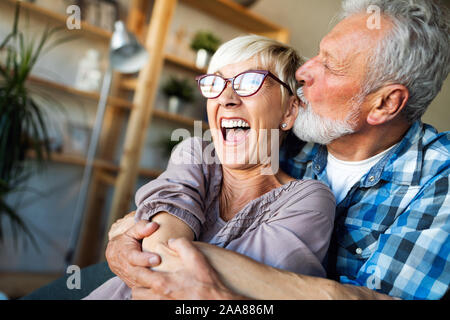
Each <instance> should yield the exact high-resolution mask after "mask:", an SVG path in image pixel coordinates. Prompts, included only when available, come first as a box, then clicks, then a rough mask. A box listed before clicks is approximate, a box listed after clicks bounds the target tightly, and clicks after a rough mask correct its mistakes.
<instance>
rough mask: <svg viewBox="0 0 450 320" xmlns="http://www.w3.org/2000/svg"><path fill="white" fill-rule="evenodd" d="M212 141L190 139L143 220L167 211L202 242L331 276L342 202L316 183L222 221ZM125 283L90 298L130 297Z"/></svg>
mask: <svg viewBox="0 0 450 320" xmlns="http://www.w3.org/2000/svg"><path fill="white" fill-rule="evenodd" d="M211 155H212V158H214V157H215V154H214V150H213V149H212V148H211V146H209V143H208V142H205V141H202V140H200V139H199V138H191V139H187V140H185V141H183V142H182V143H180V144H179V145H178V146H177V148H176V149H175V150H174V152H173V153H172V156H171V159H170V161H169V165H168V167H167V170H166V171H165V172H164V173H163V174H161V175H160V176H159V177H158V178H157V179H155V180H153V181H150V182H149V183H147V184H146V185H144V186H143V187H141V188H140V189H139V190H138V191H137V193H136V199H135V200H136V205H137V211H136V220H139V219H146V220H150V219H151V218H152V217H153V216H154V215H156V214H157V213H159V212H162V211H166V212H168V213H170V214H172V215H175V216H177V217H178V218H180V219H181V220H183V221H184V222H185V223H187V224H188V225H189V226H190V227H191V228H192V230H193V231H194V234H195V238H196V240H198V241H203V242H209V243H211V244H214V245H216V246H219V247H222V248H226V249H229V250H233V251H236V252H239V253H241V254H244V255H246V256H248V257H250V258H252V259H254V260H256V261H259V262H262V263H264V264H267V265H270V266H273V267H276V268H280V269H284V270H289V271H293V272H296V273H301V274H307V275H312V276H319V277H323V276H325V271H324V268H323V266H322V261H323V259H324V257H325V254H326V252H327V249H328V245H329V241H330V237H331V233H332V230H333V222H334V214H335V199H334V196H333V193H332V192H331V190H330V189H329V188H328V187H327V186H326V185H324V184H323V183H321V182H319V181H316V180H295V181H291V182H289V183H287V184H285V185H282V186H281V187H279V188H276V189H272V190H270V191H269V192H267V193H265V194H263V195H262V196H261V197H259V198H257V199H254V200H252V201H250V202H249V203H247V205H246V206H245V207H244V208H243V209H242V210H241V211H240V212H238V213H237V214H236V215H235V216H234V217H233V219H231V220H229V221H227V222H226V221H223V220H222V219H221V218H220V215H219V193H220V188H221V184H222V166H221V165H220V164H219V163H218V161H217V158H215V159H216V161H214V163H210V162H211V161H210V160H211ZM130 297H131V289H129V288H128V287H127V286H126V285H125V283H124V282H123V281H121V280H120V279H119V278H118V277H115V278H112V279H110V280H109V281H107V282H105V283H104V284H103V285H101V286H100V287H99V288H97V289H96V290H94V291H93V292H92V293H91V294H90V295H89V296H87V297H86V298H85V299H128V298H130Z"/></svg>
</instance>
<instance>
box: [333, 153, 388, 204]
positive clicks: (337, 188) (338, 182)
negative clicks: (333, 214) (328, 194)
mask: <svg viewBox="0 0 450 320" xmlns="http://www.w3.org/2000/svg"><path fill="white" fill-rule="evenodd" d="M395 146H396V145H393V146H392V147H390V148H389V149H387V150H384V151H383V152H381V153H379V154H377V155H375V156H373V157H372V158H369V159H366V160H362V161H343V160H339V159H337V158H336V157H334V156H333V155H332V154H331V153H329V152H328V158H327V167H326V171H327V178H328V182H329V184H330V188H331V190H332V191H333V193H334V196H335V197H336V203H339V202H341V201H342V200H343V199H344V198H345V196H346V195H347V193H348V191H349V190H350V189H351V187H353V185H354V184H355V183H356V182H358V181H359V180H361V178H362V177H363V176H364V175H365V174H366V173H368V172H369V171H370V169H371V168H372V167H373V166H374V165H376V164H377V162H378V161H379V160H381V158H383V156H384V155H385V154H386V153H388V152H389V150H391V149H392V148H393V147H395Z"/></svg>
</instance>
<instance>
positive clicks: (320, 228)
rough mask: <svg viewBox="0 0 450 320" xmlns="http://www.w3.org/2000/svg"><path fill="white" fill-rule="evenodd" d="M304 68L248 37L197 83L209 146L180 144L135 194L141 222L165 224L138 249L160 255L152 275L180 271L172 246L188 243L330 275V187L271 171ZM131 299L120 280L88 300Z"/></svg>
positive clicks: (229, 47) (221, 53)
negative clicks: (178, 239)
mask: <svg viewBox="0 0 450 320" xmlns="http://www.w3.org/2000/svg"><path fill="white" fill-rule="evenodd" d="M300 63H301V60H300V58H299V57H298V55H297V54H296V52H295V51H294V50H293V49H292V48H290V47H288V46H286V45H284V44H281V43H278V42H276V41H274V40H271V39H267V38H264V37H260V36H254V35H252V36H243V37H238V38H235V39H233V40H231V41H229V42H227V43H225V44H223V45H222V46H221V47H220V48H219V49H218V51H217V52H216V53H215V55H214V56H213V58H212V60H211V63H210V66H209V70H208V74H207V75H203V76H200V77H197V81H198V85H199V89H200V91H201V93H202V94H203V96H204V97H205V98H207V99H208V100H207V113H208V121H209V125H210V128H211V133H212V139H213V143H214V145H213V148H211V146H209V145H208V143H207V142H205V141H202V140H201V139H200V138H191V139H187V140H185V141H183V142H182V143H180V144H179V145H178V146H177V148H176V149H175V151H174V152H173V153H172V156H171V159H170V162H169V165H168V168H167V170H166V171H165V172H164V173H163V174H162V175H161V176H160V177H158V179H155V180H153V181H151V182H149V183H148V184H146V185H145V186H143V187H142V188H140V189H139V190H138V192H137V194H136V204H137V206H138V209H137V212H136V215H135V219H136V220H139V219H146V220H152V221H156V222H158V224H159V225H160V227H159V229H158V230H157V231H156V232H155V233H154V234H152V235H151V236H150V237H148V238H146V239H144V241H143V243H142V247H143V250H147V251H152V252H157V253H158V254H160V256H161V260H162V262H161V265H160V266H158V267H157V268H155V269H156V270H161V271H174V270H176V269H177V263H178V260H177V258H176V257H175V256H174V255H173V254H172V253H171V250H170V249H168V247H167V246H166V242H167V240H168V239H169V238H176V237H187V238H188V239H191V240H197V241H202V242H208V243H210V244H214V245H216V246H219V247H222V248H224V249H229V250H233V251H236V252H239V253H241V254H244V255H246V256H248V257H250V258H252V259H255V260H257V261H260V262H262V263H264V264H267V265H271V266H273V267H277V268H281V269H285V270H289V271H293V272H296V273H303V274H308V275H314V276H324V275H325V272H324V268H323V266H322V262H323V260H324V257H325V254H326V252H327V249H328V245H329V241H330V236H331V232H332V229H333V221H334V213H335V200H334V196H333V194H332V193H331V191H330V190H329V189H328V187H326V186H325V185H324V184H322V183H320V182H318V181H314V180H303V181H302V180H295V179H293V178H291V177H290V176H288V175H287V174H285V173H284V172H282V171H281V170H277V168H278V163H274V162H277V161H278V158H277V157H276V155H277V154H278V152H279V147H278V146H279V143H281V141H282V140H283V138H284V137H285V136H286V134H287V133H288V132H289V130H290V129H291V128H292V126H293V125H294V122H295V119H296V116H297V113H298V107H299V101H298V98H297V96H296V92H297V89H298V88H297V83H296V81H295V77H294V75H295V71H296V70H297V68H298V67H299V65H300ZM278 133H279V134H278ZM274 142H275V143H274ZM261 150H263V151H265V152H261ZM261 154H264V155H265V156H263V157H262V158H261V157H260V155H261ZM211 159H215V160H218V161H211ZM274 168H275V169H274ZM130 297H131V290H130V288H128V287H127V286H126V285H125V283H124V282H122V281H121V280H120V279H119V278H118V277H116V278H113V279H111V280H109V281H108V282H106V283H105V284H103V285H102V286H100V287H99V288H97V289H96V290H94V291H93V292H92V293H91V294H90V295H89V296H88V297H87V298H88V299H128V298H130Z"/></svg>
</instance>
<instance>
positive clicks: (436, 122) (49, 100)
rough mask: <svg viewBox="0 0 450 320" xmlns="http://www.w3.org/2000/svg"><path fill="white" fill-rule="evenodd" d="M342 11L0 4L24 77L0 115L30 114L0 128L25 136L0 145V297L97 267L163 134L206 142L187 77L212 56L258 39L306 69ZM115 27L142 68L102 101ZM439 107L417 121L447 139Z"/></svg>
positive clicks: (8, 49)
mask: <svg viewBox="0 0 450 320" xmlns="http://www.w3.org/2000/svg"><path fill="white" fill-rule="evenodd" d="M445 3H446V5H447V6H448V5H449V1H445ZM339 8H340V1H339V0H321V1H313V0H256V1H249V0H242V1H238V0H235V1H232V0H178V1H176V0H155V1H152V0H133V1H126V0H117V1H116V0H89V1H86V0H85V1H82V0H80V1H70V0H35V1H22V4H21V9H20V13H19V15H18V16H17V15H16V14H15V13H16V1H15V0H0V44H2V45H1V46H0V48H1V49H0V66H6V67H5V69H4V70H10V71H11V70H12V71H14V70H16V71H17V70H19V73H20V74H21V75H22V76H20V77H11V76H10V74H11V73H6V74H3V75H2V76H3V78H2V79H0V87H1V89H2V90H5V91H4V92H10V91H8V90H6V89H5V88H9V87H8V86H10V87H14V88H19V89H20V90H18V91H17V92H18V93H17V94H12V95H11V96H8V99H12V100H5V99H6V98H5V97H4V96H1V95H0V97H1V98H2V99H3V100H1V101H0V104H1V103H4V104H11V103H13V104H17V107H21V108H22V107H23V108H24V110H25V109H26V108H28V109H30V110H31V111H30V113H29V114H26V113H24V114H23V115H22V114H19V113H17V112H16V113H14V114H11V115H10V116H8V117H6V116H5V117H3V118H0V126H7V125H13V124H14V123H15V122H14V121H20V119H22V120H23V119H24V118H26V119H28V120H27V121H28V122H27V123H28V125H29V128H28V129H25V131H27V134H26V135H25V137H24V136H23V132H22V133H21V132H18V136H16V137H9V138H8V139H9V140H8V141H9V143H11V147H10V148H7V149H6V150H8V153H7V154H6V153H4V154H2V155H0V156H1V157H3V158H0V161H2V162H3V164H2V168H3V169H4V168H5V167H7V161H6V160H5V159H10V158H13V157H15V159H19V160H20V166H19V169H17V170H16V171H14V172H13V173H12V174H11V175H8V179H10V181H14V183H11V184H7V183H5V181H2V180H0V183H2V184H0V187H1V189H0V191H1V193H0V197H1V199H0V201H1V202H0V210H1V212H0V213H1V215H0V292H3V293H4V294H6V295H7V296H8V297H10V298H17V297H21V296H23V295H25V294H27V293H29V292H31V291H33V290H34V289H36V288H38V287H41V286H42V285H44V284H46V283H49V282H50V281H52V280H54V279H56V278H59V277H60V276H61V275H63V274H65V272H66V268H67V266H68V265H71V264H76V265H79V266H80V267H84V266H87V265H91V264H93V263H96V262H98V261H101V260H103V259H104V254H103V252H104V245H105V239H106V237H107V235H106V232H107V230H108V229H109V225H110V224H111V222H112V221H114V220H115V219H116V218H119V217H121V216H123V215H124V214H126V213H127V212H130V211H132V210H134V209H135V208H136V207H135V204H134V198H133V195H134V192H135V190H136V189H137V188H139V187H140V186H141V185H143V184H145V183H146V182H148V181H149V180H151V179H154V178H155V177H157V176H158V175H159V174H160V173H161V172H162V170H164V169H165V167H166V165H167V161H168V157H169V154H170V151H171V149H172V147H173V146H174V142H172V141H171V139H170V137H171V134H172V132H173V131H174V130H175V129H180V128H181V129H185V133H186V132H189V133H190V134H198V132H199V130H200V134H201V130H204V129H207V127H208V124H207V121H206V115H205V101H204V100H203V99H202V98H201V97H200V96H199V94H198V93H197V90H196V83H195V80H194V78H195V76H196V75H199V74H202V73H205V70H206V64H207V62H208V57H209V56H210V55H211V54H212V53H213V52H214V50H215V49H216V48H217V46H218V45H220V43H222V42H225V41H227V40H230V39H232V38H234V37H235V36H238V35H242V34H246V33H258V34H263V35H266V36H270V37H273V38H275V39H278V40H280V41H284V42H287V43H290V44H291V45H293V46H294V47H295V48H296V49H297V50H298V51H299V52H300V54H301V55H302V56H304V57H305V58H310V57H313V56H315V55H316V53H317V51H318V46H319V42H320V40H321V38H322V37H323V36H324V35H325V34H326V33H327V32H328V31H330V30H331V28H332V27H333V26H334V25H335V23H336V20H335V19H333V18H334V17H335V15H336V14H337V12H338V11H339ZM17 17H18V19H19V23H18V24H17V28H16V29H14V26H15V21H17ZM80 18H81V21H80V20H79V19H80ZM118 20H120V21H123V22H124V25H125V27H126V28H127V29H128V30H129V31H130V32H131V33H132V34H133V35H135V36H136V38H137V40H138V42H139V43H141V44H142V45H143V46H144V47H145V48H146V49H147V51H148V56H147V58H146V61H145V62H146V64H145V65H144V66H139V69H140V72H133V73H123V72H119V71H117V70H114V72H113V73H112V83H111V86H110V88H109V87H107V88H106V89H105V90H103V92H102V85H104V84H105V83H107V80H106V79H105V78H106V77H105V74H107V70H108V68H111V63H110V59H109V52H110V41H111V37H112V34H113V31H114V25H115V22H116V21H118ZM40 44H42V50H40ZM124 54H125V53H124ZM14 66H17V67H18V68H16V69H14ZM8 68H9V69H8ZM103 88H105V87H103ZM12 92H15V91H12ZM105 92H106V93H105ZM2 95H4V93H2ZM24 96H26V99H23V97H24ZM102 99H103V100H104V102H105V104H104V106H105V108H106V109H105V114H104V117H102V118H103V119H104V120H103V122H102V123H101V126H98V123H97V124H96V116H97V112H98V110H99V108H100V105H101V101H102ZM6 101H10V102H6ZM11 101H12V102H11ZM99 101H100V103H99ZM449 104H450V79H447V80H446V82H445V84H444V86H443V88H442V90H441V93H440V94H439V96H438V97H437V98H436V99H435V100H434V102H433V104H432V105H431V106H430V107H429V109H428V111H427V113H426V114H425V116H424V118H423V121H424V122H426V123H430V124H432V125H433V126H435V127H436V128H437V129H438V130H439V131H447V130H450V121H449V120H450V110H449V108H448V106H449ZM2 110H6V109H2ZM2 112H3V111H2ZM5 114H6V111H5V112H4V114H3V115H5ZM20 117H24V118H20ZM27 117H28V118H27ZM195 121H199V122H197V127H196V128H197V129H195V130H197V131H196V132H194V122H195ZM33 123H36V127H35V126H33ZM96 130H97V131H98V133H99V136H98V147H97V148H96V149H95V150H94V151H95V153H94V158H93V159H92V161H91V162H90V161H89V145H90V143H92V141H93V139H95V138H94V135H95V134H94V133H95V131H96ZM22 131H24V130H22ZM42 133H45V134H44V135H41V134H42ZM14 141H16V142H17V141H18V142H17V143H14ZM24 141H25V142H24ZM19 142H20V143H19ZM0 143H6V142H4V141H3V142H2V141H0ZM19 146H20V148H19ZM46 150H47V151H48V153H49V154H50V159H46V157H45V154H46V153H45V152H44V151H46ZM124 150H126V152H124ZM40 164H41V165H40ZM5 170H6V169H5ZM88 171H89V174H87V173H86V172H88ZM9 172H11V170H10V171H9ZM1 179H3V180H6V178H5V176H3V177H1ZM83 187H84V189H85V190H86V197H85V198H83V197H82V196H80V194H81V193H82V192H80V190H83Z"/></svg>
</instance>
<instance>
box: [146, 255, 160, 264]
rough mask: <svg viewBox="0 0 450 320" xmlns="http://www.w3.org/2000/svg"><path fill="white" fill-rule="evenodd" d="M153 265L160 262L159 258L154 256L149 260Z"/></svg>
mask: <svg viewBox="0 0 450 320" xmlns="http://www.w3.org/2000/svg"><path fill="white" fill-rule="evenodd" d="M148 262H150V264H151V265H154V264H157V263H158V262H159V260H158V257H155V256H152V257H150V258H149V259H148Z"/></svg>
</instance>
